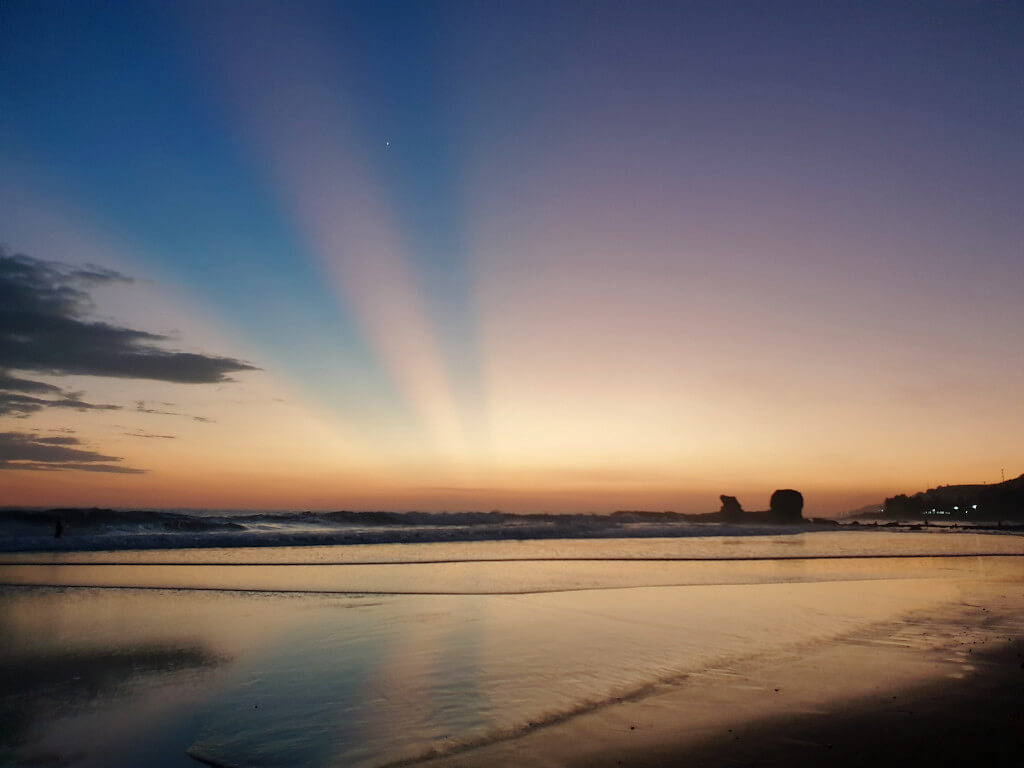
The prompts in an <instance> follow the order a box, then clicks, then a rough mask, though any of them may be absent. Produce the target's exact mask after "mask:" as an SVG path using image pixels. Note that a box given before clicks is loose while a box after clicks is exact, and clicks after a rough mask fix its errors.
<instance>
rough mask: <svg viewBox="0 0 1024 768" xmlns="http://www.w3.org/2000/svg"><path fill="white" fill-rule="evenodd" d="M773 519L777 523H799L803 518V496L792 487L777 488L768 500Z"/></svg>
mask: <svg viewBox="0 0 1024 768" xmlns="http://www.w3.org/2000/svg"><path fill="white" fill-rule="evenodd" d="M770 507H771V509H770V510H769V513H770V514H771V516H772V518H773V520H774V521H775V522H778V523H799V522H802V521H803V519H804V496H803V494H802V493H800V491H794V490H793V489H792V488H785V489H782V490H778V491H776V492H775V493H773V494H772V500H771V502H770Z"/></svg>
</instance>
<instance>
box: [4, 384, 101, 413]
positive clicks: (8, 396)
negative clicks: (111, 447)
mask: <svg viewBox="0 0 1024 768" xmlns="http://www.w3.org/2000/svg"><path fill="white" fill-rule="evenodd" d="M3 378H4V375H3V374H2V373H0V416H14V417H15V418H24V417H26V416H31V415H32V414H33V413H38V412H39V411H41V410H43V409H44V408H70V409H72V410H75V411H117V410H120V409H121V406H119V405H110V404H106V403H90V402H87V401H85V400H82V394H83V393H82V392H65V391H64V390H63V389H61V388H60V387H56V386H53V385H52V384H45V383H43V382H34V381H26V380H24V379H16V381H21V382H24V383H25V384H33V385H39V387H40V389H37V390H33V391H37V392H47V393H49V392H53V393H55V394H57V395H59V397H57V398H56V399H53V398H43V397H35V396H34V395H25V394H21V393H20V392H18V391H11V390H10V389H6V388H5V387H4V382H3ZM6 378H8V379H10V378H12V377H9V376H8V377H6ZM44 387H45V389H43V388H44ZM21 389H22V391H25V389H24V387H21Z"/></svg>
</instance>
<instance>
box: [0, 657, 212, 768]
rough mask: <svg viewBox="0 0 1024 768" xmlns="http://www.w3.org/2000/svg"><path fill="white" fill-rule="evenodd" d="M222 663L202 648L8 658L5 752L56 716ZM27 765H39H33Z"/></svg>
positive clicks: (1, 673) (2, 681)
mask: <svg viewBox="0 0 1024 768" xmlns="http://www.w3.org/2000/svg"><path fill="white" fill-rule="evenodd" d="M222 661H223V659H220V658H217V657H216V656H213V655H211V654H210V653H208V652H207V651H206V650H204V649H203V648H201V647H198V646H197V647H188V648H176V647H164V646H151V647H145V646H143V647H133V648H114V649H110V650H83V651H77V652H65V653H56V654H54V653H43V654H41V655H30V656H27V657H26V656H23V655H22V656H17V655H15V656H11V655H7V656H6V657H5V658H4V659H3V660H0V722H3V723H4V729H3V731H4V732H3V742H4V746H5V747H7V748H18V747H19V746H21V745H23V744H25V742H26V741H27V740H28V737H29V734H30V733H32V732H34V731H38V730H39V729H40V726H42V725H45V724H46V723H47V721H49V720H50V719H51V718H53V717H54V715H55V714H57V715H59V714H63V713H68V712H76V711H79V710H82V709H84V708H87V707H89V706H90V705H91V704H93V703H94V702H97V701H103V702H110V701H111V700H113V699H114V698H116V697H117V695H118V694H122V693H123V695H127V691H128V689H129V688H130V686H132V685H133V684H136V683H137V682H139V681H140V680H141V679H145V678H155V679H160V680H161V681H163V680H166V679H167V678H169V677H171V676H173V675H175V674H176V673H179V672H184V671H188V670H198V669H208V668H211V667H213V666H215V665H216V664H219V663H221V662H222ZM23 757H26V758H31V757H35V756H34V755H33V756H29V755H24V756H23ZM48 757H50V759H52V756H48ZM47 762H48V764H49V760H48V761H47ZM19 764H20V763H19ZM25 764H26V765H28V764H38V763H35V762H33V761H32V760H31V759H28V760H26V762H25Z"/></svg>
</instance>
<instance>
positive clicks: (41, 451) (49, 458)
mask: <svg viewBox="0 0 1024 768" xmlns="http://www.w3.org/2000/svg"><path fill="white" fill-rule="evenodd" d="M79 445H82V442H81V441H80V440H79V439H78V438H77V437H39V436H37V435H33V434H30V433H26V432H0V469H27V470H63V469H77V470H84V471H86V472H115V473H121V474H141V473H142V472H145V470H143V469H134V468H133V467H126V466H123V465H120V464H111V463H108V462H118V461H122V459H121V458H120V457H119V456H107V455H106V454H102V453H98V452H96V451H90V450H87V449H84V448H78V447H75V446H79Z"/></svg>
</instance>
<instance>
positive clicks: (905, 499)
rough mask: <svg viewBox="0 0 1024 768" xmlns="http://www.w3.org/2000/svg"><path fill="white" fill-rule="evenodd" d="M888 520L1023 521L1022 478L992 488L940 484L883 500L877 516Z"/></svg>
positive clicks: (987, 486)
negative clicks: (882, 506) (925, 489)
mask: <svg viewBox="0 0 1024 768" xmlns="http://www.w3.org/2000/svg"><path fill="white" fill-rule="evenodd" d="M864 517H883V518H886V519H891V520H921V519H923V520H937V521H942V520H956V521H968V522H969V521H972V520H977V521H997V520H1024V475H1021V476H1020V477H1015V478H1013V479H1011V480H1006V481H1004V482H1001V483H993V484H991V485H987V484H981V485H940V486H939V487H938V488H929V489H928V490H927V491H921V492H919V493H915V494H913V495H910V496H908V495H907V494H905V493H900V494H897V495H896V496H892V497H890V498H888V499H886V500H885V506H884V508H883V511H882V512H881V513H880V514H871V515H864Z"/></svg>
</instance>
